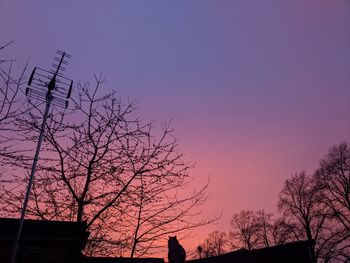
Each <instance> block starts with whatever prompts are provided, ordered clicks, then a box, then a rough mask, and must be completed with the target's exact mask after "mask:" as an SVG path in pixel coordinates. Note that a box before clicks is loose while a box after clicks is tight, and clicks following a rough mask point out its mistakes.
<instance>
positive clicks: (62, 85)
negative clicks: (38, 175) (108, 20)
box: [11, 50, 73, 263]
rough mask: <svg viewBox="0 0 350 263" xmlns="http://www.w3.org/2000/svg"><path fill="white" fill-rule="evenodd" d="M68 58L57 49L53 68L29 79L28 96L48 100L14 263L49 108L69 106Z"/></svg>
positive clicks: (16, 248)
mask: <svg viewBox="0 0 350 263" xmlns="http://www.w3.org/2000/svg"><path fill="white" fill-rule="evenodd" d="M66 58H71V56H70V55H69V54H67V53H66V52H63V51H60V50H57V52H56V56H55V58H54V63H53V64H52V69H50V70H45V69H42V68H39V67H35V68H34V69H33V72H32V74H31V75H30V78H29V81H28V87H27V88H26V96H27V97H28V98H30V99H37V100H40V101H45V102H46V107H45V111H44V115H43V122H42V124H41V129H40V135H39V139H38V144H37V148H36V152H35V156H34V160H33V164H32V169H31V173H30V177H29V182H28V186H27V190H26V195H25V198H24V201H23V207H22V210H21V218H20V223H19V227H18V232H17V236H16V240H15V244H14V247H13V253H12V261H11V262H12V263H15V262H16V257H17V251H18V247H19V242H20V239H21V234H22V228H23V223H24V217H25V213H26V210H27V206H28V201H29V195H30V190H31V188H32V185H33V181H34V174H35V171H36V166H37V163H38V160H39V152H40V148H41V143H42V141H43V138H44V133H45V125H46V121H47V117H48V115H49V110H50V106H51V104H54V105H56V106H58V107H61V108H67V107H68V100H69V98H70V95H71V92H72V87H73V81H72V80H71V79H68V78H65V77H64V76H63V73H62V72H64V71H65V70H66V68H65V66H66V65H68V62H67V60H66Z"/></svg>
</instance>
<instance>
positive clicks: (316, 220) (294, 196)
mask: <svg viewBox="0 0 350 263" xmlns="http://www.w3.org/2000/svg"><path fill="white" fill-rule="evenodd" d="M319 200H320V191H319V188H318V187H317V185H316V182H315V180H314V179H313V177H312V176H307V175H306V174H305V172H301V173H299V174H295V175H293V176H292V178H290V179H287V180H286V181H285V184H284V186H283V189H282V191H281V193H280V198H279V203H278V208H279V210H280V211H282V212H283V214H284V216H285V217H286V218H288V219H290V220H291V221H292V222H294V223H295V224H296V225H297V226H299V228H300V230H299V233H300V235H299V236H296V237H297V238H298V239H305V238H306V239H307V240H309V241H310V242H312V241H313V240H315V241H316V244H317V245H316V248H315V250H313V251H312V257H313V260H314V261H317V259H318V258H319V256H320V253H321V251H320V247H319V246H318V243H317V241H318V238H319V237H320V235H321V234H322V228H323V226H324V223H325V220H326V219H327V217H328V215H329V214H328V211H327V209H325V207H324V206H322V205H321V204H320V202H319Z"/></svg>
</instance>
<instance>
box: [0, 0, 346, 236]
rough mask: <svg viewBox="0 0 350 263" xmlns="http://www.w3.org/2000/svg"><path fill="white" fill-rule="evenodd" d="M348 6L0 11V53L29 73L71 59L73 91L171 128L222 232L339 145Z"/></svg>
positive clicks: (24, 6) (229, 4)
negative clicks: (109, 94) (99, 96)
mask: <svg viewBox="0 0 350 263" xmlns="http://www.w3.org/2000/svg"><path fill="white" fill-rule="evenodd" d="M349 25H350V1H348V0H337V1H329V0H295V1H280V0H264V1H260V0H255V1H245V0H242V1H224V0H221V1H220V0H218V1H216V0H215V1H206V0H200V1H173V2H168V1H142V2H141V1H138V2H137V1H74V3H72V1H24V0H23V1H19V0H11V1H10V0H2V1H1V2H0V32H1V36H2V37H1V39H2V40H1V42H3V43H4V42H7V41H9V40H15V44H14V45H13V46H12V47H11V49H7V50H6V51H5V52H7V53H6V55H7V56H9V57H11V56H12V57H15V58H17V59H18V61H19V62H20V63H24V61H25V60H26V58H27V57H30V58H31V61H30V67H33V66H34V65H41V66H43V67H45V66H46V65H50V63H51V59H52V57H53V56H54V53H55V51H56V49H61V50H66V51H67V52H69V53H70V54H72V60H71V65H70V68H69V74H70V77H71V78H73V79H74V80H79V79H80V80H91V79H92V74H93V73H99V72H103V73H104V75H105V76H106V77H107V80H108V83H107V85H106V87H108V88H110V89H112V88H114V89H117V90H118V91H119V92H120V94H121V96H123V97H126V96H129V97H132V98H136V99H138V100H139V101H140V115H142V116H143V117H144V119H146V120H147V119H149V120H157V121H167V120H169V119H170V118H172V120H173V126H174V128H175V134H176V136H177V138H178V139H179V144H180V147H181V149H182V150H183V152H185V154H186V156H187V157H188V159H189V160H191V161H194V162H195V163H196V168H194V169H193V170H192V176H193V177H194V178H195V182H197V183H198V184H200V183H201V182H205V181H206V179H207V177H208V176H209V174H210V175H211V184H210V198H209V200H208V202H207V204H206V206H205V208H204V210H205V214H206V215H216V214H218V213H220V212H221V211H223V216H222V219H221V221H220V223H219V224H218V225H215V226H211V227H208V228H207V229H204V230H203V231H202V232H201V233H199V234H198V239H200V238H204V237H205V235H206V234H207V233H208V232H209V231H211V230H215V229H220V230H229V220H230V218H231V216H232V214H233V213H234V212H239V210H241V209H265V210H267V211H271V212H274V211H275V209H276V203H277V200H278V194H279V191H280V190H281V187H282V184H283V182H284V180H285V179H286V178H288V177H289V176H290V175H291V174H292V173H294V172H297V171H300V170H303V169H305V170H306V171H307V172H312V171H313V170H314V169H315V168H316V167H317V165H318V161H319V160H320V158H322V157H323V156H324V155H325V154H326V153H327V150H328V149H329V148H330V146H332V145H334V144H337V143H339V142H341V141H349V139H350V133H349V131H350V117H349V112H350V104H349V99H350V30H349Z"/></svg>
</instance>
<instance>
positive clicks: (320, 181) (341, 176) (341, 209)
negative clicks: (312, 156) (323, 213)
mask: <svg viewBox="0 0 350 263" xmlns="http://www.w3.org/2000/svg"><path fill="white" fill-rule="evenodd" d="M315 179H316V183H317V185H318V187H319V189H320V190H321V198H320V202H321V203H322V205H323V206H325V207H326V208H327V209H329V210H330V214H331V217H332V220H331V223H330V224H329V225H328V226H327V233H328V236H329V237H328V238H327V239H326V240H325V244H324V245H323V246H324V247H325V250H326V251H327V257H328V258H332V257H335V258H338V259H340V261H346V260H349V258H350V250H349V246H350V245H349V244H350V243H349V241H350V148H349V146H348V144H347V143H345V142H343V143H340V144H339V145H335V146H333V147H332V148H331V149H330V150H329V152H328V154H327V155H326V156H325V157H324V158H323V159H322V160H321V161H320V167H319V169H317V171H316V172H315ZM326 241H327V242H326Z"/></svg>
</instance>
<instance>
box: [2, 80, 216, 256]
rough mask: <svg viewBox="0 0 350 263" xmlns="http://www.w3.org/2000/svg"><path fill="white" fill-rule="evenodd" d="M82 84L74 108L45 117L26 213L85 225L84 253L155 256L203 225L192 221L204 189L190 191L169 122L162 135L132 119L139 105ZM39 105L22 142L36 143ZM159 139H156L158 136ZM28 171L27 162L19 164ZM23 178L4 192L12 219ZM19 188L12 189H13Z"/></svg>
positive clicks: (22, 121) (24, 125)
mask: <svg viewBox="0 0 350 263" xmlns="http://www.w3.org/2000/svg"><path fill="white" fill-rule="evenodd" d="M95 78H96V86H95V87H94V88H93V89H90V88H89V86H88V84H79V85H78V86H77V87H76V90H75V93H76V94H75V97H74V98H73V99H72V103H71V104H72V107H71V108H70V109H68V110H65V111H62V110H61V111H54V112H53V113H52V114H51V115H50V116H49V119H48V122H47V127H46V133H45V141H44V143H43V146H42V155H41V156H42V161H41V162H39V165H38V170H37V173H36V178H35V182H34V185H33V191H32V195H31V199H30V203H29V206H28V210H27V214H28V215H29V216H31V217H35V218H39V219H43V220H53V219H55V220H72V221H78V222H81V221H83V220H85V221H86V222H87V225H88V230H89V232H90V237H89V240H88V245H87V247H86V251H85V252H86V253H87V254H89V255H92V254H94V255H96V254H98V255H112V254H113V255H124V254H126V253H128V254H129V255H131V256H139V255H144V254H151V253H153V252H158V250H159V248H163V247H165V246H166V245H165V244H162V243H161V242H160V241H161V240H162V238H164V236H167V235H168V234H169V233H175V232H176V233H182V232H185V231H186V230H188V229H191V228H194V227H196V226H199V225H203V224H206V223H208V222H209V221H210V220H204V221H203V220H199V221H196V218H195V217H194V216H195V215H198V213H199V212H198V211H197V210H196V209H197V208H198V206H200V205H202V204H203V202H204V200H205V197H206V196H205V190H206V187H207V186H206V185H204V186H203V187H202V188H200V190H199V191H197V192H194V193H193V194H186V193H185V190H184V188H186V187H187V188H186V189H187V190H188V186H189V184H188V183H189V180H190V177H189V174H188V170H189V169H190V168H191V167H192V163H189V162H186V161H185V160H184V155H183V153H181V152H180V151H179V150H178V146H177V142H176V139H174V137H173V130H172V129H171V127H170V125H168V124H166V125H163V126H162V130H161V131H160V132H156V131H155V130H154V127H153V124H152V123H144V122H143V121H141V120H140V119H138V118H136V117H135V113H136V109H137V104H136V102H135V101H132V100H129V101H127V102H126V103H125V104H124V103H123V102H122V101H121V100H120V98H118V97H116V96H115V92H112V93H109V94H107V95H104V96H103V95H100V86H101V85H102V84H103V82H104V81H103V79H102V78H101V77H100V78H97V77H95ZM39 106H40V105H38V106H37V107H34V109H32V110H31V111H30V114H29V115H28V116H26V117H25V118H18V119H17V125H18V129H19V130H20V131H21V135H22V136H23V137H22V138H23V140H25V141H27V142H35V140H36V138H37V134H38V131H39V129H40V125H39V124H40V122H41V116H42V112H41V109H40V107H39ZM156 134H158V136H156ZM17 165H18V166H22V167H23V168H25V169H28V168H29V165H28V164H27V163H22V162H21V163H17ZM26 180H27V178H23V176H22V175H16V176H14V178H13V179H12V180H11V181H10V182H7V185H10V186H11V187H4V188H3V189H2V192H1V195H2V197H3V198H2V199H1V208H2V211H3V212H2V213H3V214H5V215H6V216H16V215H18V211H19V209H20V207H21V200H22V197H23V187H20V186H23V185H25V182H26ZM13 185H16V186H17V188H13V187H12V186H13Z"/></svg>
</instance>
